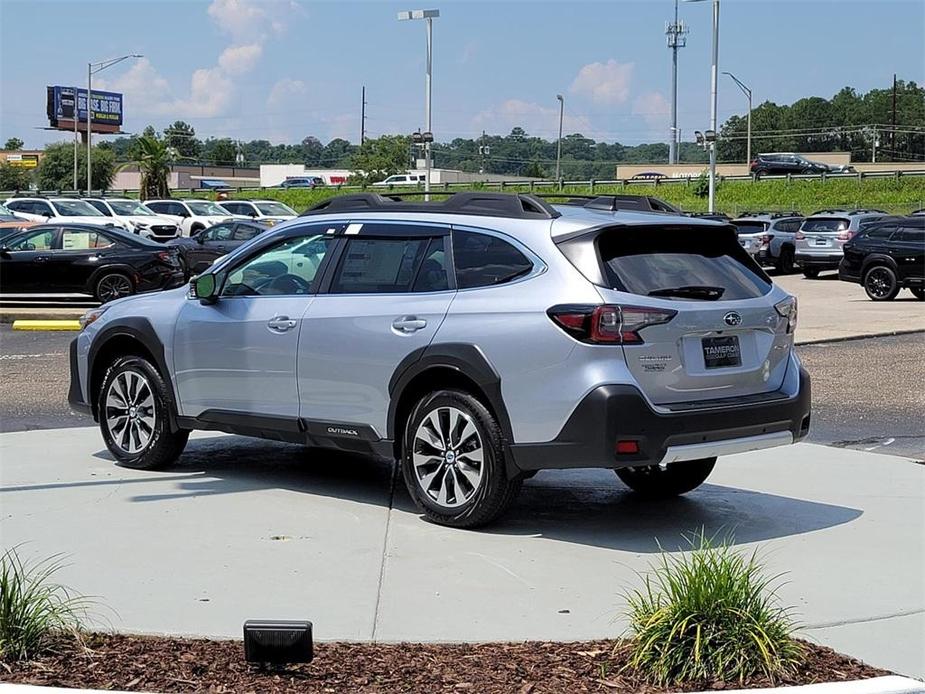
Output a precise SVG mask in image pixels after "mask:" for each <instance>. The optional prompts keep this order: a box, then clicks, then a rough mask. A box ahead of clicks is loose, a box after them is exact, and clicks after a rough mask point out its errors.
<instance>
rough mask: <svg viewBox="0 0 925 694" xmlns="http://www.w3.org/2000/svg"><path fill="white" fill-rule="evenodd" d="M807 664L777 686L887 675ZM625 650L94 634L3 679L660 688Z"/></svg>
mask: <svg viewBox="0 0 925 694" xmlns="http://www.w3.org/2000/svg"><path fill="white" fill-rule="evenodd" d="M804 645H805V646H806V662H805V664H804V666H803V667H802V668H801V669H800V671H799V672H798V673H797V674H796V676H794V677H793V678H790V679H787V680H784V681H780V682H777V683H776V684H777V685H793V684H810V683H813V682H833V681H843V680H854V679H864V678H868V677H877V676H879V675H887V674H890V673H888V672H886V671H885V670H879V669H877V668H873V667H870V666H868V665H865V664H864V663H862V662H860V661H858V660H855V659H853V658H849V657H848V656H844V655H841V654H840V653H836V652H835V651H833V650H831V649H829V648H825V647H821V646H816V645H813V644H809V643H805V642H804ZM625 660H626V644H625V643H622V642H619V641H616V642H615V641H586V642H581V643H552V642H530V643H516V644H510V643H487V644H394V645H392V644H369V643H316V644H315V660H314V662H312V663H310V664H306V665H298V666H289V667H286V668H281V669H278V670H270V671H266V670H263V671H262V670H260V669H258V668H257V667H255V666H251V665H248V664H247V663H245V662H244V648H243V645H242V643H241V642H240V641H207V640H195V639H180V638H160V637H147V636H126V635H112V634H91V635H89V636H88V637H86V639H85V643H84V645H83V646H80V645H78V644H76V643H75V642H73V641H62V642H59V643H57V644H56V645H55V646H54V647H53V648H52V649H50V650H49V652H48V653H46V654H45V655H44V656H42V657H41V658H40V659H38V660H35V661H31V662H23V663H10V664H2V663H0V680H2V681H6V682H15V683H20V684H34V685H50V686H58V687H86V688H92V689H123V690H130V691H131V690H136V691H155V692H188V691H207V692H259V693H261V694H262V693H263V692H377V693H378V692H381V693H386V692H428V693H429V692H457V693H459V692H478V693H479V694H482V693H483V692H485V693H488V692H505V693H508V692H511V693H516V694H540V693H545V692H555V693H557V694H558V693H560V692H569V693H570V694H571V693H573V692H575V693H577V692H621V693H623V692H626V693H632V692H637V693H639V694H655V693H656V692H664V691H666V690H664V689H661V688H658V687H652V686H649V685H646V684H645V683H644V682H642V681H640V680H639V678H638V677H635V676H633V675H632V674H630V673H621V672H620V670H621V668H622V666H623V663H624V662H625ZM773 684H775V683H771V682H768V681H766V680H759V681H753V682H746V683H745V684H744V685H739V683H738V682H729V683H725V682H701V683H698V684H696V685H692V686H690V687H688V688H682V689H672V690H670V691H696V690H699V689H734V688H738V687H740V686H744V687H749V688H751V687H767V686H772V685H773Z"/></svg>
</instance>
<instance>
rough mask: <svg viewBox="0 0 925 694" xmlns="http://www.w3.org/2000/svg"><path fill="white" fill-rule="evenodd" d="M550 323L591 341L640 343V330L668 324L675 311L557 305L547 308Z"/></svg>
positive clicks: (584, 340)
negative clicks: (551, 321)
mask: <svg viewBox="0 0 925 694" xmlns="http://www.w3.org/2000/svg"><path fill="white" fill-rule="evenodd" d="M547 313H548V314H549V317H550V318H551V319H552V320H553V322H554V323H555V324H556V325H558V326H559V327H560V328H562V329H563V330H564V331H565V332H567V333H568V334H569V335H571V336H572V337H574V338H575V339H576V340H581V341H582V342H589V343H592V344H611V345H613V344H616V345H640V344H642V343H643V342H644V340H643V339H642V336H641V335H640V334H639V331H640V330H642V329H643V328H648V327H649V326H652V325H661V324H663V323H667V322H668V321H670V320H671V319H672V318H674V317H675V316H676V315H677V313H678V312H677V311H672V310H671V309H662V308H647V307H644V306H618V305H614V304H604V305H602V306H588V305H575V304H568V305H560V306H553V307H552V308H551V309H549V311H547Z"/></svg>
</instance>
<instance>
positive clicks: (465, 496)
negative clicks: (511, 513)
mask: <svg viewBox="0 0 925 694" xmlns="http://www.w3.org/2000/svg"><path fill="white" fill-rule="evenodd" d="M502 438H503V437H502V433H501V427H500V426H499V425H498V422H497V420H496V419H495V417H494V416H493V415H492V414H491V412H489V411H488V409H487V408H486V407H485V406H484V405H483V404H482V403H481V402H479V400H478V399H477V398H475V397H473V396H472V395H470V394H469V393H466V392H463V391H458V390H441V391H437V392H434V393H430V394H428V395H425V396H424V397H423V398H422V399H421V400H420V401H419V402H418V404H417V406H416V407H415V408H414V411H413V412H412V413H411V416H410V417H409V418H408V422H407V425H406V427H405V434H404V445H403V446H402V460H401V465H402V474H403V476H404V478H405V484H406V485H407V487H408V492H409V493H410V494H411V498H412V499H414V502H415V504H417V506H418V508H419V509H420V510H421V512H422V513H423V514H424V515H425V516H426V517H427V518H428V519H429V520H431V521H433V522H435V523H439V524H441V525H448V526H452V527H456V528H474V527H477V526H480V525H485V524H486V523H490V522H491V521H493V520H495V519H496V518H497V517H498V516H500V515H501V514H502V513H504V511H505V510H506V509H507V508H508V506H510V505H511V502H513V500H514V498H515V497H516V495H517V492H518V491H519V490H520V486H521V480H520V479H509V478H508V476H507V471H506V469H505V464H504V446H503V444H502Z"/></svg>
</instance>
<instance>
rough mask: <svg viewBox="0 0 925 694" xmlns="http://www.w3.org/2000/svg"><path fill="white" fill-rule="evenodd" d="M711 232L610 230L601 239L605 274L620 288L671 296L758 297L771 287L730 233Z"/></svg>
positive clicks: (650, 229) (642, 293)
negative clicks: (675, 291)
mask: <svg viewBox="0 0 925 694" xmlns="http://www.w3.org/2000/svg"><path fill="white" fill-rule="evenodd" d="M711 232H713V230H699V229H652V228H645V229H614V230H612V231H605V232H603V233H602V234H601V235H600V236H599V237H598V242H597V247H598V253H599V256H600V259H601V262H602V263H603V266H604V269H605V278H606V279H607V280H608V281H609V283H610V286H611V287H612V288H614V289H617V290H620V291H625V292H630V293H632V294H639V295H642V296H663V297H665V298H671V299H694V300H696V299H701V300H703V299H722V300H724V301H725V300H730V299H732V300H735V299H753V298H756V297H759V296H764V295H765V294H767V293H768V292H769V291H771V282H770V280H769V279H768V278H767V277H766V276H765V275H764V273H762V272H761V269H760V268H758V267H757V266H755V265H754V262H753V261H751V260H750V259H749V257H748V255H747V254H746V253H745V252H744V251H743V250H742V249H741V248H740V247H739V245H738V244H737V243H733V242H732V239H731V237H730V236H729V234H728V233H724V232H722V231H719V230H717V231H716V232H713V233H711ZM679 288H682V290H679ZM683 288H687V289H686V290H683ZM697 288H700V289H702V290H703V291H702V292H701V293H700V295H698V291H695V290H696V289H697ZM672 290H678V291H677V293H670V292H671V291H672ZM718 290H721V291H718Z"/></svg>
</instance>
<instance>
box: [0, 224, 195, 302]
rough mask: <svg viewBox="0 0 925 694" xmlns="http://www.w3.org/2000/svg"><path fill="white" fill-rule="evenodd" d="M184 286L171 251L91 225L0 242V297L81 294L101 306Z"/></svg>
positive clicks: (34, 231)
mask: <svg viewBox="0 0 925 694" xmlns="http://www.w3.org/2000/svg"><path fill="white" fill-rule="evenodd" d="M184 281H185V278H184V276H183V271H182V269H181V268H180V262H179V259H178V254H177V252H176V250H173V249H166V248H164V246H163V244H160V243H156V242H154V241H149V240H148V239H145V238H142V237H140V236H136V235H134V234H129V233H128V232H125V231H122V230H117V229H113V228H111V227H101V226H97V225H94V224H40V225H38V226H33V227H30V228H29V229H24V230H22V231H20V232H18V233H15V234H10V235H9V236H5V237H3V239H2V241H0V296H8V295H13V294H48V295H55V294H57V295H62V294H69V295H75V294H81V295H89V296H93V297H95V298H96V299H97V300H98V301H100V302H102V303H105V302H107V301H112V300H113V299H118V298H119V297H122V296H128V295H129V294H134V293H136V292H146V291H153V290H157V289H171V288H173V287H177V286H179V285H181V284H183V282H184Z"/></svg>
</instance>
